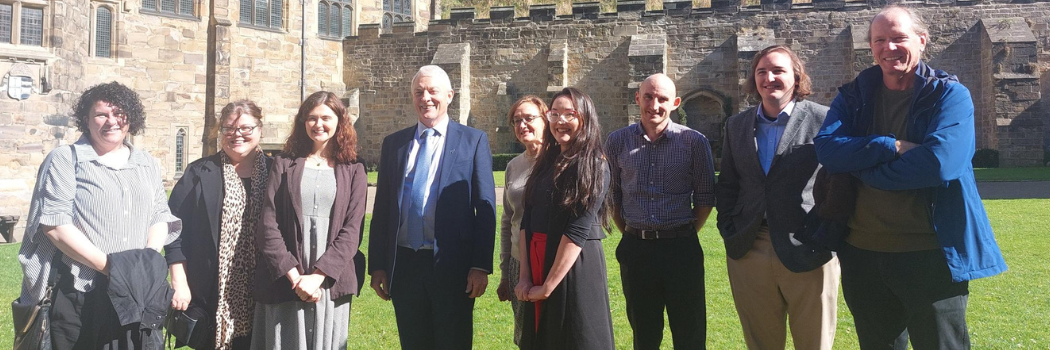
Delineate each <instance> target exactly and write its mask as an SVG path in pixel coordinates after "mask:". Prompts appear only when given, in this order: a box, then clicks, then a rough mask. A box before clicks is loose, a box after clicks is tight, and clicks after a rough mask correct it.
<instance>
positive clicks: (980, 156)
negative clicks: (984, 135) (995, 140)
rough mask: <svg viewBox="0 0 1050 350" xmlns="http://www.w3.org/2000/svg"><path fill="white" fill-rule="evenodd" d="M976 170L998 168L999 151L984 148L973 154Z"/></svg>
mask: <svg viewBox="0 0 1050 350" xmlns="http://www.w3.org/2000/svg"><path fill="white" fill-rule="evenodd" d="M971 162H972V163H973V167H974V168H998V167H999V151H996V150H994V149H990V148H982V149H979V150H977V152H974V153H973V160H972V161H971Z"/></svg>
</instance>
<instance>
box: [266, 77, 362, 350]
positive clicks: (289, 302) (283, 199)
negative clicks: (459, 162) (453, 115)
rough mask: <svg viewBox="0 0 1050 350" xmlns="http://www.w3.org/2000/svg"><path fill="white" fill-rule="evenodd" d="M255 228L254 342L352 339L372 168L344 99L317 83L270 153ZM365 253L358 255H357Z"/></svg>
mask: <svg viewBox="0 0 1050 350" xmlns="http://www.w3.org/2000/svg"><path fill="white" fill-rule="evenodd" d="M273 163H274V164H273V168H272V169H271V170H270V179H269V184H268V185H267V187H266V195H265V197H263V198H264V203H263V208H262V217H261V218H260V221H259V226H258V228H257V229H256V231H255V241H256V245H257V247H258V249H259V261H258V263H257V264H256V268H255V300H256V301H257V302H258V303H257V304H256V307H255V323H254V327H255V328H256V329H260V330H265V331H259V332H254V333H253V335H252V349H272V350H277V349H302V350H332V349H346V338H347V333H348V329H349V325H350V298H351V297H353V295H355V294H357V293H358V291H359V288H358V286H360V285H361V284H360V282H361V278H363V274H364V270H363V269H364V259H363V255H361V252H359V251H358V246H359V245H360V243H361V225H362V224H363V223H364V215H365V195H366V187H365V186H366V185H367V177H366V175H365V167H364V165H362V164H361V163H358V162H357V133H356V132H355V131H354V126H353V124H351V122H350V115H349V114H347V111H346V107H345V106H344V105H343V102H342V101H340V100H339V98H338V97H336V95H335V94H333V93H331V92H327V91H319V92H315V93H314V94H312V95H310V96H309V97H307V98H306V101H303V104H302V105H301V106H299V113H298V114H297V115H296V116H295V122H294V124H293V126H292V134H291V135H289V136H288V140H287V141H286V142H285V144H284V152H283V153H282V154H281V155H279V156H277V157H276V158H275V159H274V161H273ZM355 257H358V259H355Z"/></svg>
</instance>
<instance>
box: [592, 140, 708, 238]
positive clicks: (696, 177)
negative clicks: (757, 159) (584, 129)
mask: <svg viewBox="0 0 1050 350" xmlns="http://www.w3.org/2000/svg"><path fill="white" fill-rule="evenodd" d="M605 152H606V157H608V158H609V170H610V174H611V175H612V178H611V179H610V180H611V181H610V186H609V188H610V189H611V190H612V191H611V192H610V195H612V198H613V199H612V200H613V201H615V202H614V203H616V206H618V207H620V210H621V214H622V215H623V220H624V222H625V223H626V224H627V225H628V226H631V227H633V228H635V229H639V230H662V229H670V228H675V227H678V226H682V225H685V224H689V223H692V222H693V221H696V215H694V214H693V208H696V207H713V206H714V205H715V193H714V186H715V167H714V161H713V159H714V158H713V157H712V156H711V144H710V143H709V142H708V141H707V137H704V135H703V134H701V133H700V132H698V131H696V130H693V129H690V128H688V127H686V126H683V125H681V124H676V123H674V122H671V123H669V124H668V125H667V129H666V130H665V131H664V134H663V135H662V136H661V137H660V138H658V139H656V140H649V137H648V136H646V135H645V130H642V126H641V125H640V124H632V125H628V126H627V127H625V128H623V129H620V130H616V131H614V132H613V133H612V134H611V135H609V141H608V142H606V145H605Z"/></svg>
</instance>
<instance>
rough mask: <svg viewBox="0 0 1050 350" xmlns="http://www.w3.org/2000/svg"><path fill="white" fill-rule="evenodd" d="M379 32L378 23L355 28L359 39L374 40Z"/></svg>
mask: <svg viewBox="0 0 1050 350" xmlns="http://www.w3.org/2000/svg"><path fill="white" fill-rule="evenodd" d="M381 31H382V29H380V28H379V24H378V23H375V24H362V25H360V26H358V27H357V36H358V37H360V38H370V39H374V38H378V37H379V33H381Z"/></svg>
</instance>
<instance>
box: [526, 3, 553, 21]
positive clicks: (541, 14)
mask: <svg viewBox="0 0 1050 350" xmlns="http://www.w3.org/2000/svg"><path fill="white" fill-rule="evenodd" d="M556 11H557V8H556V7H555V5H554V4H544V5H532V6H529V20H531V21H533V22H548V21H552V20H554V16H555V14H556Z"/></svg>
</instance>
